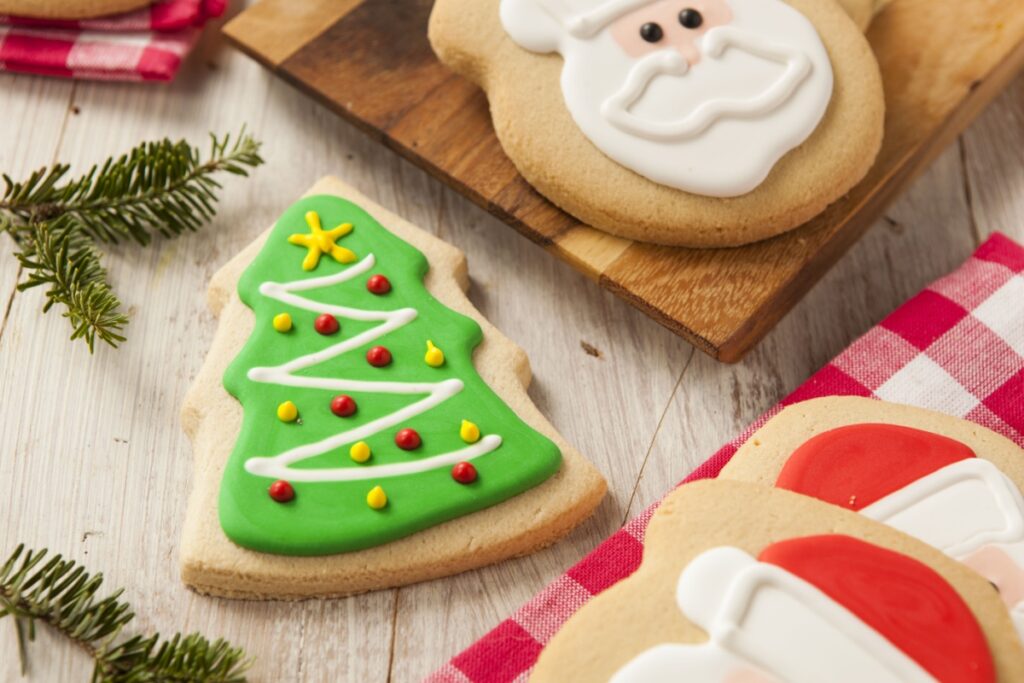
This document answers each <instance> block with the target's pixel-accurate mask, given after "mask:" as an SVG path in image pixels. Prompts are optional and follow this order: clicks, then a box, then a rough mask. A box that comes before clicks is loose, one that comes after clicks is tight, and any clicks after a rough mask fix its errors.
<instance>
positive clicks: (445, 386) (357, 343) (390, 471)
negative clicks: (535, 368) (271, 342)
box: [245, 254, 501, 482]
mask: <svg viewBox="0 0 1024 683" xmlns="http://www.w3.org/2000/svg"><path fill="white" fill-rule="evenodd" d="M375 263H376V259H375V258H374V256H373V254H369V255H367V256H366V257H365V258H364V259H363V260H361V261H360V262H359V263H357V264H355V265H354V266H351V267H350V268H347V269H345V270H343V271H341V272H340V273H337V274H335V275H327V276H324V277H318V278H311V279H303V280H294V281H292V282H288V283H284V284H282V283H278V282H264V283H263V284H261V285H260V288H259V291H260V294H262V295H263V296H266V297H268V298H271V299H276V300H277V301H280V302H282V303H285V304H288V305H289V306H294V307H296V308H302V309H305V310H307V311H312V312H314V313H330V314H331V315H334V316H337V317H341V318H348V319H350V320H359V321H364V322H372V321H380V324H379V325H377V326H376V327H373V328H371V329H369V330H366V331H365V332H362V333H360V334H358V335H356V336H354V337H351V338H349V339H345V340H342V341H340V342H338V343H337V344H334V345H333V346H330V347H328V348H326V349H323V350H322V351H316V352H314V353H310V354H307V355H305V356H301V357H299V358H296V359H294V360H291V361H289V362H287V363H284V364H283V365H278V366H274V367H258V368H252V369H251V370H249V373H248V377H249V379H251V380H252V381H254V382H261V383H265V384H279V385H282V386H290V387H302V388H310V389H324V390H327V391H353V392H374V393H380V394H427V396H426V397H425V398H423V399H421V400H419V401H416V402H415V403H412V404H410V405H407V406H405V407H404V408H401V409H399V410H397V411H395V412H393V413H390V414H388V415H385V416H383V417H380V418H377V419H376V420H373V421H372V422H368V423H366V424H364V425H362V426H359V427H355V428H353V429H347V430H345V431H343V432H340V433H338V434H335V435H334V436H330V437H328V438H326V439H322V440H320V441H317V442H315V443H310V444H305V445H303V446H297V447H295V448H292V449H289V450H287V451H284V452H283V453H280V454H278V455H275V456H272V457H254V458H249V459H248V460H247V461H246V462H245V469H246V471H248V472H249V473H250V474H254V475H256V476H260V477H269V478H274V479H288V480H289V481H306V482H325V481H359V480H364V479H377V478H388V477H397V476H401V475H404V474H415V473H418V472H425V471H428V470H433V469H438V468H441V467H446V466H450V465H454V464H455V463H458V462H462V461H464V460H472V459H474V458H478V457H480V456H481V455H484V454H486V453H490V452H491V451H493V450H495V449H497V448H498V447H499V446H500V445H501V437H500V436H498V435H496V434H488V435H487V436H484V437H483V438H482V439H480V440H479V441H478V442H476V443H474V444H472V445H470V446H467V447H466V448H462V449H460V450H457V451H450V452H448V453H442V454H439V455H433V456H429V457H420V458H417V459H416V460H414V461H411V462H407V463H394V464H388V465H365V466H357V467H352V466H350V467H334V468H325V469H303V468H294V467H292V465H294V464H295V463H297V462H301V461H303V460H307V459H309V458H313V457H316V456H318V455H321V454H323V453H326V452H327V451H329V450H332V449H334V448H340V447H341V446H344V445H345V444H348V443H354V442H356V441H361V440H364V439H368V438H370V437H372V436H374V435H375V434H378V433H380V432H382V431H383V430H385V429H388V428H390V427H394V426H397V425H399V424H401V423H403V422H405V421H407V420H409V419H411V418H413V417H415V416H417V415H420V414H421V413H425V412H427V411H428V410H431V409H433V408H434V407H436V406H438V405H440V404H441V403H443V402H444V401H446V400H447V399H449V398H451V397H452V396H454V395H456V394H458V393H459V392H460V391H462V389H463V386H464V384H463V383H462V380H459V379H446V380H442V381H440V382H375V381H366V380H351V379H336V378H331V377H305V376H299V375H296V374H295V373H297V372H300V371H302V370H305V369H306V368H310V367H313V366H314V365H319V364H320V363H323V362H325V361H328V360H331V359H332V358H336V357H338V356H340V355H342V354H344V353H347V352H349V351H351V350H353V349H357V348H359V347H361V346H363V345H365V344H368V343H370V342H372V341H374V340H375V339H378V338H379V337H382V336H384V335H385V334H388V333H389V332H392V331H394V330H397V329H399V328H400V327H403V326H404V325H407V324H409V323H410V322H412V321H413V320H415V319H416V316H417V315H418V313H417V311H416V309H414V308H400V309H397V310H394V311H366V310H362V309H358V308H348V307H347V306H334V305H330V304H322V303H319V302H316V301H311V300H310V299H307V298H305V297H303V296H299V295H297V294H295V292H302V291H305V290H309V289H320V288H322V287H329V286H331V285H337V284H341V283H343V282H347V281H348V280H351V279H353V278H356V277H358V276H360V275H362V274H364V273H366V272H367V271H369V270H370V269H371V268H373V266H374V264H375Z"/></svg>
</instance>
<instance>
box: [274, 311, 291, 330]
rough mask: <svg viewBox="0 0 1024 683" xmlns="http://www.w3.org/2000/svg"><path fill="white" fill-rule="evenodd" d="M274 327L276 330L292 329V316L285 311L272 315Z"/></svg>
mask: <svg viewBox="0 0 1024 683" xmlns="http://www.w3.org/2000/svg"><path fill="white" fill-rule="evenodd" d="M273 324H274V329H275V330H277V331H278V332H290V331H291V329H292V317H291V316H290V315H288V314H287V313H279V314H278V315H275V316H274V323H273Z"/></svg>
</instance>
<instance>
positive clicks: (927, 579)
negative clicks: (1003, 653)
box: [758, 535, 995, 681]
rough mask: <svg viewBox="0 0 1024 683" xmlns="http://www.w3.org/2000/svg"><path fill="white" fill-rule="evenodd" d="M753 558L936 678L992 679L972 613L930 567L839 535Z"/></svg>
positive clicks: (788, 544)
mask: <svg viewBox="0 0 1024 683" xmlns="http://www.w3.org/2000/svg"><path fill="white" fill-rule="evenodd" d="M758 559H759V560H761V561H762V562H769V563H772V564H775V565H777V566H779V567H781V568H783V569H785V570H787V571H789V572H790V573H792V574H795V575H797V576H800V577H801V578H803V579H804V580H806V581H808V582H810V583H811V584H813V585H814V586H816V587H817V588H818V589H819V590H821V591H822V592H823V593H825V594H826V595H828V596H829V597H831V598H832V599H833V600H836V601H838V602H840V603H841V604H843V606H845V607H846V608H847V609H849V610H850V611H851V612H853V613H854V614H856V615H857V616H858V617H859V618H860V619H861V620H862V621H863V622H864V623H866V624H867V625H868V626H871V627H872V628H874V629H875V630H876V631H878V632H879V633H880V634H882V635H883V636H884V637H886V638H887V639H888V640H889V641H890V642H892V643H894V644H895V645H897V647H899V648H900V650H902V651H903V652H905V653H906V654H907V655H908V656H910V657H911V658H912V659H913V660H914V661H916V662H917V663H918V664H920V665H921V666H922V667H923V668H924V669H925V670H927V671H928V672H929V673H930V674H931V675H932V676H934V677H935V678H936V679H938V680H940V681H991V680H995V669H994V665H993V663H992V656H991V654H990V653H989V650H988V642H987V640H986V639H985V635H984V633H983V632H982V631H981V627H980V626H978V622H977V621H976V620H975V618H974V614H973V613H972V612H971V610H970V608H969V607H968V606H967V604H966V603H965V602H964V601H963V599H962V598H960V596H959V595H958V594H957V593H956V592H955V591H954V590H953V589H952V587H951V586H950V585H949V584H948V583H946V581H945V580H944V579H943V578H942V577H941V576H940V575H939V574H938V573H937V572H936V571H935V570H933V569H931V568H930V567H928V566H927V565H925V564H923V563H921V562H918V561H917V560H914V559H912V558H909V557H907V556H905V555H901V554H900V553H897V552H894V551H892V550H887V549H885V548H879V547H877V546H873V545H870V544H868V543H865V542H864V541H860V540H857V539H855V538H852V537H849V536H838V535H836V536H820V537H811V538H800V539H792V540H788V541H781V542H779V543H775V544H773V545H771V546H769V547H768V548H766V549H765V550H764V551H762V552H761V554H760V556H759V557H758ZM894 615H898V616H897V618H894Z"/></svg>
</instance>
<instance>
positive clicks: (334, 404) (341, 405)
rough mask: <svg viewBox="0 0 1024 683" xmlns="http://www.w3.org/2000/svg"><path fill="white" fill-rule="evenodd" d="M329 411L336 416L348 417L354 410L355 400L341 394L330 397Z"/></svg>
mask: <svg viewBox="0 0 1024 683" xmlns="http://www.w3.org/2000/svg"><path fill="white" fill-rule="evenodd" d="M331 412H332V413H334V414H335V415H337V416H338V417H348V416H349V415H351V414H352V413H354V412H356V402H355V400H353V398H352V397H351V396H346V395H345V394H341V395H339V396H335V397H334V398H332V399H331Z"/></svg>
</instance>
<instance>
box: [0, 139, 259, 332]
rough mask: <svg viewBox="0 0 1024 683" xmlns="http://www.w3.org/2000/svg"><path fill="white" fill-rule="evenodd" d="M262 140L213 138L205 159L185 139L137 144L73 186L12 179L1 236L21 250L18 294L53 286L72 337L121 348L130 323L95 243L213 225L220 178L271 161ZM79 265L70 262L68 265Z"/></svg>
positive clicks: (52, 300) (1, 198)
mask: <svg viewBox="0 0 1024 683" xmlns="http://www.w3.org/2000/svg"><path fill="white" fill-rule="evenodd" d="M259 149H260V143H259V142H257V141H256V140H255V139H254V138H253V137H252V136H250V135H248V134H246V133H245V130H244V128H243V129H242V131H241V132H240V133H239V134H238V135H237V136H234V137H232V136H230V135H225V136H223V137H218V136H216V135H212V134H211V136H210V148H209V153H208V154H207V155H206V157H205V159H204V157H203V155H202V154H201V152H200V150H199V148H197V147H193V146H192V145H190V144H189V143H188V142H187V141H185V140H179V141H177V142H173V141H171V140H169V139H164V140H160V141H156V142H146V143H143V144H141V145H138V146H137V147H135V148H134V149H132V150H131V151H130V152H128V153H127V154H124V155H122V156H121V157H118V158H116V159H115V158H111V159H108V160H107V161H106V162H105V163H103V164H102V165H99V166H93V167H92V168H91V169H90V170H89V172H88V173H86V174H85V175H83V176H81V177H79V178H74V179H71V180H67V179H66V176H67V174H68V172H69V171H70V167H69V166H67V165H65V164H56V165H54V166H52V167H50V168H41V169H39V170H38V171H36V172H35V173H33V174H31V175H30V176H29V177H28V178H27V179H25V180H23V181H21V182H15V181H14V180H12V179H11V178H10V177H9V176H8V175H6V174H5V175H3V182H4V190H3V192H2V194H0V230H2V231H6V232H7V233H8V234H10V235H11V237H12V238H13V239H14V241H15V242H16V243H17V244H18V246H19V247H20V248H21V251H20V253H19V254H18V259H19V260H20V261H21V264H22V265H23V266H24V267H25V269H26V270H27V271H28V280H27V281H26V282H24V283H22V284H21V285H20V286H19V289H22V290H24V289H28V288H30V287H35V286H39V285H49V287H50V288H49V290H48V291H47V303H46V306H45V307H44V309H43V310H44V312H45V311H48V310H49V309H50V308H51V307H52V306H53V305H54V304H56V303H59V304H61V305H63V306H64V307H65V309H66V311H65V314H64V315H65V317H67V318H68V319H69V321H70V322H71V325H72V329H73V332H72V336H71V338H72V339H78V338H81V339H84V340H85V341H86V343H87V344H88V345H89V349H90V351H92V350H93V348H94V342H95V339H96V338H97V337H99V338H100V339H101V340H102V341H104V342H106V343H108V344H110V345H111V346H117V344H118V343H119V342H121V341H124V339H125V338H124V336H123V335H122V331H123V329H124V326H125V325H126V324H127V322H128V319H127V318H126V317H125V316H124V315H122V314H121V313H119V308H120V302H119V301H118V299H117V297H116V296H115V295H114V293H113V292H112V291H111V289H110V287H109V285H108V283H107V281H106V272H105V271H104V269H103V267H102V265H101V264H100V260H99V254H98V252H97V251H96V250H95V243H96V242H101V243H111V244H116V243H118V242H119V241H121V240H125V239H129V240H132V241H135V242H137V243H138V244H139V245H142V246H146V245H148V244H149V243H150V242H151V241H152V237H153V233H154V232H156V233H159V234H161V235H163V236H164V237H174V236H176V235H179V234H181V233H182V232H184V231H186V230H188V231H195V230H197V229H199V228H200V227H201V226H202V225H203V224H204V223H205V222H207V221H209V220H210V219H211V218H213V216H214V213H215V211H216V203H217V200H218V197H217V191H218V190H219V189H220V187H221V185H220V183H219V182H218V181H217V180H216V179H215V178H214V176H215V175H216V174H218V173H222V172H223V173H230V174H234V175H240V176H247V175H248V170H249V169H250V168H254V167H256V166H258V165H260V164H262V163H263V159H262V158H261V157H260V155H259ZM69 258H70V259H71V260H72V262H73V263H71V264H68V263H66V260H67V259H69Z"/></svg>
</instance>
